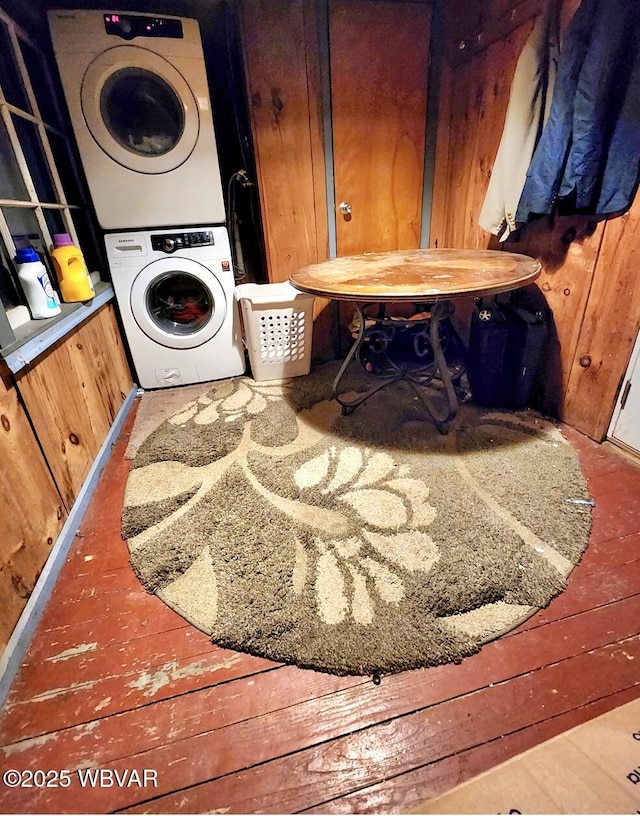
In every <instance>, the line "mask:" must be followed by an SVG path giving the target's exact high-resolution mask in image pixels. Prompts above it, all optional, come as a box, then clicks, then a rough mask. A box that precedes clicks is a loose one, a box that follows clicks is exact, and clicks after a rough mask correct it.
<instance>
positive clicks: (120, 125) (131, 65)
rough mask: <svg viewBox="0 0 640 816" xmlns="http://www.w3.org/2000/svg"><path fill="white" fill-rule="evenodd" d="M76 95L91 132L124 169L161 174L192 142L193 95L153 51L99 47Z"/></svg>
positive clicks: (196, 120)
mask: <svg viewBox="0 0 640 816" xmlns="http://www.w3.org/2000/svg"><path fill="white" fill-rule="evenodd" d="M80 95H81V100H82V113H83V115H84V118H85V122H86V123H87V127H88V128H89V131H90V133H91V135H92V136H93V138H94V139H95V140H96V142H97V143H98V145H99V146H100V147H101V148H102V150H104V152H105V153H106V154H107V155H108V156H110V157H111V158H112V159H113V160H114V161H116V162H118V164H121V165H123V166H124V167H127V168H129V169H130V170H134V171H136V172H138V173H150V174H153V173H167V172H169V171H171V170H175V169H176V168H177V167H179V166H180V165H181V164H183V162H185V161H186V160H187V159H188V158H189V156H190V155H191V153H192V152H193V149H194V148H195V146H196V143H197V141H198V134H199V131H200V117H199V114H198V106H197V103H196V100H195V98H194V96H193V93H192V92H191V89H190V88H189V85H188V83H187V81H186V80H185V78H184V77H183V76H182V74H181V73H180V72H179V71H178V70H177V69H176V68H175V67H174V66H173V65H171V63H170V62H168V60H166V59H164V57H161V56H160V55H159V54H154V53H153V52H152V51H147V50H146V49H145V48H138V47H137V46H132V45H122V46H116V47H115V48H110V49H109V50H108V51H104V52H103V53H102V54H100V55H99V56H98V57H96V59H95V60H93V62H92V63H91V64H90V65H89V67H88V69H87V71H86V73H85V76H84V79H83V81H82V88H81V92H80Z"/></svg>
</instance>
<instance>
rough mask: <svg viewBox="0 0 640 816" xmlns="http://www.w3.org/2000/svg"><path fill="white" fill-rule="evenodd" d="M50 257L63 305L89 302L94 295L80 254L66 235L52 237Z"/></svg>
mask: <svg viewBox="0 0 640 816" xmlns="http://www.w3.org/2000/svg"><path fill="white" fill-rule="evenodd" d="M51 257H52V259H53V265H54V266H55V269H56V274H57V276H58V283H59V284H60V291H61V292H62V299H63V300H64V301H65V303H75V302H77V301H85V300H91V298H93V297H95V294H96V293H95V290H94V288H93V283H92V282H91V278H90V277H89V272H88V271H87V265H86V263H85V260H84V257H83V256H82V252H80V250H79V249H78V247H76V246H74V245H73V242H72V240H71V236H70V235H69V234H68V233H66V232H62V233H57V234H56V235H54V236H53V249H52V250H51Z"/></svg>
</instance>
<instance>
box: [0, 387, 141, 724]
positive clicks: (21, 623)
mask: <svg viewBox="0 0 640 816" xmlns="http://www.w3.org/2000/svg"><path fill="white" fill-rule="evenodd" d="M137 395H138V386H137V385H136V384H135V383H134V385H133V387H132V388H131V390H130V391H129V393H128V394H127V396H126V398H125V400H124V402H123V403H122V405H121V406H120V409H119V411H118V413H117V414H116V416H115V419H114V421H113V424H112V425H111V428H110V429H109V433H108V434H107V436H106V438H105V440H104V442H103V443H102V446H101V448H100V450H99V451H98V454H97V456H96V458H95V459H94V461H93V464H92V466H91V470H90V471H89V473H88V474H87V478H86V479H85V480H84V483H83V485H82V488H81V489H80V492H79V493H78V496H77V498H76V500H75V502H74V504H73V507H72V508H71V510H70V511H69V515H68V516H67V520H66V522H65V524H64V526H63V528H62V530H61V531H60V534H59V535H58V538H57V539H56V541H55V544H54V545H53V547H52V549H51V554H50V556H49V558H48V559H47V561H46V563H45V565H44V567H43V568H42V572H41V574H40V577H39V578H38V581H37V583H36V585H35V587H34V589H33V592H32V593H31V597H30V598H29V600H28V602H27V605H26V606H25V608H24V610H23V611H22V615H21V616H20V619H19V620H18V623H17V625H16V627H15V629H14V630H13V633H12V635H11V637H10V638H9V642H8V643H7V646H6V648H5V650H4V653H3V654H2V657H1V658H0V708H2V707H3V706H4V704H5V701H6V698H7V696H8V694H9V691H10V689H11V685H12V684H13V681H14V680H15V677H16V674H17V673H18V669H19V668H20V665H21V663H22V660H23V658H24V655H25V654H26V651H27V649H28V647H29V644H30V642H31V638H32V637H33V634H34V632H35V629H36V626H37V624H38V622H39V620H40V618H41V616H42V613H43V611H44V608H45V606H46V603H47V601H48V600H49V597H50V596H51V592H52V590H53V587H54V585H55V582H56V579H57V577H58V574H59V572H60V569H61V568H62V565H63V564H64V561H65V558H66V557H67V553H68V552H69V549H70V547H71V544H72V543H73V540H74V538H75V535H76V532H77V530H78V528H79V526H80V524H81V522H82V519H83V517H84V514H85V511H86V509H87V507H88V505H89V502H90V500H91V498H92V496H93V493H94V491H95V489H96V486H97V484H98V480H99V478H100V475H101V474H102V470H103V468H104V466H105V465H106V463H107V460H108V459H109V456H110V455H111V446H112V444H113V443H114V442H115V440H116V438H117V436H118V434H119V433H120V429H121V428H122V426H123V424H124V422H125V420H126V418H127V416H128V415H129V411H130V410H131V408H132V406H133V404H134V401H135V398H136V396H137Z"/></svg>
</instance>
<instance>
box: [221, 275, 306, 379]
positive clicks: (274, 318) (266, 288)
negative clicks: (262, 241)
mask: <svg viewBox="0 0 640 816" xmlns="http://www.w3.org/2000/svg"><path fill="white" fill-rule="evenodd" d="M234 297H235V299H236V300H237V301H238V303H239V304H240V312H241V316H242V323H243V327H244V339H245V345H246V347H247V349H248V351H249V361H250V363H251V372H252V374H253V379H254V380H258V381H261V380H279V379H282V378H284V377H297V376H299V375H301V374H308V373H309V369H310V368H311V339H312V335H313V300H314V298H313V295H308V294H306V293H305V292H300V291H299V290H298V289H295V288H294V287H293V286H291V284H290V283H289V282H288V281H285V282H284V283H243V284H241V285H240V286H236V288H235V291H234Z"/></svg>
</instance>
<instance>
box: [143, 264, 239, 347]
mask: <svg viewBox="0 0 640 816" xmlns="http://www.w3.org/2000/svg"><path fill="white" fill-rule="evenodd" d="M130 304H131V311H132V313H133V316H134V318H135V321H136V323H137V324H138V326H140V329H141V330H142V331H143V332H144V333H145V334H146V335H147V337H149V338H150V339H151V340H154V341H155V342H156V343H159V344H160V345H161V346H166V347H167V348H173V349H190V348H196V347H197V346H201V345H202V344H203V343H206V342H207V341H208V340H211V338H212V337H213V336H214V335H215V334H217V332H218V331H219V329H220V327H221V326H222V324H223V322H224V319H225V316H226V313H227V308H228V306H227V299H226V296H225V293H224V290H223V288H222V285H221V284H220V281H219V280H218V279H217V278H216V276H215V275H214V274H213V272H211V270H210V269H208V268H207V267H206V266H203V265H202V264H200V263H197V262H196V261H192V260H190V259H188V258H162V259H161V260H158V261H152V262H151V263H150V264H149V265H148V266H145V268H144V269H142V270H141V271H140V272H139V273H138V275H137V277H136V278H135V280H134V281H133V285H132V287H131V295H130Z"/></svg>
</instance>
